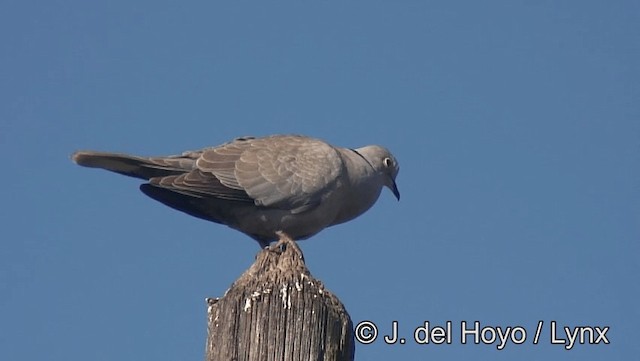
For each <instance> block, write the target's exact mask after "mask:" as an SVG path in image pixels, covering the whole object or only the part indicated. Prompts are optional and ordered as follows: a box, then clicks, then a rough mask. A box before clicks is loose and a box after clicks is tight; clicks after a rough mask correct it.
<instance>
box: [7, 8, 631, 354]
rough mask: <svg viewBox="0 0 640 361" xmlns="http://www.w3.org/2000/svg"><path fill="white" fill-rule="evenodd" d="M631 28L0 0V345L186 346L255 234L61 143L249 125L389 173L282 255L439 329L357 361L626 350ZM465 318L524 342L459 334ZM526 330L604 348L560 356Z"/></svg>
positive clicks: (408, 320)
mask: <svg viewBox="0 0 640 361" xmlns="http://www.w3.org/2000/svg"><path fill="white" fill-rule="evenodd" d="M639 24H640V5H638V2H636V1H614V2H612V1H572V2H571V1H569V2H567V1H562V2H561V1H491V2H480V1H458V2H454V1H429V2H426V1H401V2H388V1H387V2H382V1H349V2H337V1H335V2H334V1H323V2H314V3H309V2H304V3H301V2H299V1H296V2H293V1H292V2H277V3H269V4H266V3H264V2H247V1H239V2H233V3H232V4H231V3H230V2H224V3H222V2H211V1H193V2H192V1H183V2H177V1H137V2H136V1H120V0H116V1H103V2H90V1H77V0H71V1H69V0H67V1H22V0H20V1H18V0H6V1H4V2H3V3H2V4H1V5H0V40H1V43H2V49H3V50H2V52H1V53H0V99H2V101H1V103H0V104H1V106H0V151H1V152H2V155H3V162H2V164H3V166H2V178H3V180H2V185H3V186H2V187H0V198H1V199H2V206H0V225H1V227H2V240H1V243H0V325H1V326H0V359H2V360H36V359H40V360H85V359H87V358H91V359H93V360H148V359H149V360H150V359H154V360H201V359H202V358H203V357H204V356H203V355H204V342H205V335H206V328H205V327H206V315H205V303H204V298H205V297H209V296H214V297H215V296H221V295H222V294H223V293H224V291H225V290H226V289H227V288H228V286H229V285H230V284H231V283H232V282H233V281H234V280H235V279H236V278H237V277H238V276H239V275H240V274H241V273H242V272H243V271H244V270H245V269H246V268H247V267H248V266H249V265H250V264H251V263H252V261H253V259H254V256H255V254H256V252H257V251H258V248H257V244H256V243H255V242H254V241H252V240H250V239H249V238H247V237H246V236H244V235H243V234H241V233H239V232H235V231H233V230H230V229H227V228H226V227H223V226H220V225H216V224H213V223H207V222H205V221H201V220H198V219H195V218H190V217H189V216H186V215H184V214H182V213H179V212H176V211H174V210H171V209H169V208H166V207H164V206H162V205H161V204H159V203H157V202H155V201H153V200H151V199H148V198H146V197H145V196H144V195H143V194H142V193H140V192H139V191H138V189H137V188H138V184H139V181H138V180H135V179H131V178H126V177H122V176H119V175H115V174H111V173H107V172H104V171H99V170H93V169H85V168H80V167H78V166H76V165H74V164H73V163H72V162H71V161H70V159H69V156H70V154H71V153H72V152H73V151H75V150H77V149H97V150H105V151H120V152H128V153H136V154H142V155H164V154H174V153H179V152H181V151H183V150H188V149H197V148H200V147H204V146H210V145H216V144H220V143H223V142H225V141H227V140H230V139H232V138H234V137H237V136H242V135H267V134H274V133H301V134H306V135H311V136H315V137H319V138H322V139H325V140H327V141H329V142H331V143H333V144H337V145H342V146H349V147H357V146H362V145H366V144H372V143H373V144H381V145H384V146H386V147H388V148H390V149H391V150H392V151H393V152H394V153H395V155H396V156H397V158H398V159H399V161H400V164H401V171H400V175H399V177H398V185H399V187H400V191H401V193H402V200H401V201H400V202H399V203H398V202H396V201H395V199H394V198H393V196H392V195H391V193H390V192H388V191H385V192H384V193H383V194H382V196H381V197H380V200H379V201H378V203H377V204H376V205H375V207H374V208H373V209H371V210H370V211H369V212H368V213H366V214H365V215H364V216H362V217H360V218H358V219H357V220H355V221H353V222H350V223H348V224H345V225H341V226H337V227H333V228H331V229H327V230H325V231H324V232H322V233H320V234H319V235H317V236H316V237H313V238H312V239H310V240H307V241H304V242H303V243H301V245H302V247H303V250H304V251H305V255H306V258H307V263H308V266H309V267H310V269H311V271H312V273H313V274H314V275H315V276H316V277H318V278H320V279H321V280H322V281H323V282H324V283H325V285H326V286H327V287H328V288H329V289H330V290H331V291H333V292H334V293H335V294H337V295H338V296H339V297H340V299H341V300H342V301H343V302H344V304H345V305H346V307H347V309H348V311H349V312H350V314H351V317H352V318H353V320H354V323H357V322H359V321H362V320H372V321H375V322H377V323H378V324H379V325H380V327H381V332H382V333H388V331H389V329H390V322H391V321H393V320H397V321H399V326H400V332H401V336H403V337H409V336H410V334H411V333H412V331H413V329H414V328H415V327H417V326H419V325H421V324H422V323H423V322H424V321H426V320H428V321H430V322H431V323H432V324H437V325H443V324H444V323H445V322H446V321H448V320H450V321H452V322H453V329H454V333H455V334H454V335H453V343H452V344H451V345H440V346H438V345H433V344H430V345H416V344H415V343H414V342H411V341H408V342H407V343H406V344H405V345H395V346H389V345H385V344H384V343H383V342H382V341H381V340H378V341H377V342H375V343H374V344H372V345H360V344H359V345H357V349H356V358H357V359H358V360H391V359H397V360H423V359H449V360H463V359H471V358H473V359H476V360H513V359H521V360H532V359H546V360H567V359H574V360H604V359H606V360H630V359H632V358H637V355H638V354H640V346H638V345H639V343H638V339H639V338H640V331H638V324H639V321H640V306H639V305H640V302H639V301H640V297H639V296H640V292H639V286H638V276H639V275H640V267H639V262H638V256H639V255H640V243H639V238H640V237H639V236H640V230H639V223H640V222H639V219H638V218H639V215H640V212H639V208H640V199H639V197H638V196H639V190H640V188H639V185H640V162H639V158H640V157H639V155H640V152H639V145H640V121H639V119H640V90H639V84H640V66H639V65H638V64H640V41H639V39H640V25H639ZM476 320H477V321H480V322H481V324H482V326H485V325H487V326H489V325H490V326H500V327H503V328H505V327H507V326H522V327H524V328H525V330H526V331H527V333H528V334H527V340H526V342H525V343H524V344H523V345H515V344H512V343H510V344H508V345H507V346H506V348H505V349H504V350H502V351H498V350H497V349H496V346H495V345H488V346H486V345H474V344H466V345H462V344H460V337H459V334H458V332H457V331H458V330H459V328H460V327H459V326H460V322H461V321H467V322H469V323H472V322H473V321H476ZM539 320H543V321H544V322H545V323H544V328H543V333H542V335H541V337H540V342H539V344H538V345H533V342H532V341H533V336H534V333H535V329H536V323H537V322H538V321H539ZM551 321H557V322H558V326H560V327H563V326H593V327H605V326H608V327H610V330H609V331H608V332H607V334H606V335H607V337H608V339H609V341H610V342H611V343H610V344H609V345H603V344H599V345H576V346H575V347H574V348H573V349H572V350H570V351H566V350H564V349H563V347H562V346H561V345H551V344H550V332H549V325H550V322H551Z"/></svg>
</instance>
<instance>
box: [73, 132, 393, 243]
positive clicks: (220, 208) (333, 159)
mask: <svg viewBox="0 0 640 361" xmlns="http://www.w3.org/2000/svg"><path fill="white" fill-rule="evenodd" d="M72 159H73V161H74V162H76V163H77V164H79V165H81V166H85V167H91V168H103V169H106V170H109V171H112V172H116V173H120V174H124V175H127V176H130V177H136V178H141V179H144V180H147V181H148V183H145V184H142V185H141V186H140V190H142V192H144V194H146V195H147V196H149V197H151V198H153V199H155V200H157V201H159V202H161V203H164V204H165V205H167V206H169V207H172V208H174V209H177V210H179V211H182V212H185V213H187V214H190V215H192V216H195V217H198V218H202V219H205V220H208V221H212V222H216V223H221V224H225V225H227V226H229V227H231V228H234V229H236V230H239V231H240V232H243V233H245V234H247V235H248V236H250V237H252V238H253V239H255V240H256V241H258V243H259V244H260V246H261V247H266V246H268V245H269V243H270V242H272V241H275V240H277V239H279V237H280V235H282V234H285V235H287V236H289V237H290V238H292V239H294V240H301V239H305V238H308V237H311V236H313V235H314V234H316V233H318V232H320V231H321V230H322V229H324V228H326V227H329V226H332V225H335V224H340V223H343V222H346V221H349V220H351V219H354V218H356V217H357V216H359V215H361V214H362V213H364V212H365V211H366V210H368V209H369V208H370V207H371V206H372V205H373V204H374V203H375V202H376V200H377V199H378V196H379V195H380V192H381V190H382V187H383V186H386V187H388V188H389V189H390V190H391V191H392V192H393V194H394V195H395V197H396V198H397V199H398V200H400V193H399V192H398V188H397V186H396V182H395V179H396V176H397V175H398V170H399V167H398V162H397V161H396V159H395V158H394V156H393V155H392V154H391V153H390V152H389V151H388V150H387V149H385V148H383V147H380V146H377V145H369V146H366V147H362V148H357V149H349V148H341V147H334V146H332V145H329V144H327V143H325V142H323V141H321V140H318V139H314V138H309V137H306V136H299V135H274V136H269V137H264V138H254V137H243V138H237V139H235V140H233V141H231V142H229V143H225V144H222V145H219V146H217V147H211V148H205V149H202V150H197V151H189V152H184V153H182V154H181V155H174V156H168V157H149V158H145V157H138V156H131V155H126V154H118V153H102V152H93V151H79V152H76V153H74V154H73V157H72Z"/></svg>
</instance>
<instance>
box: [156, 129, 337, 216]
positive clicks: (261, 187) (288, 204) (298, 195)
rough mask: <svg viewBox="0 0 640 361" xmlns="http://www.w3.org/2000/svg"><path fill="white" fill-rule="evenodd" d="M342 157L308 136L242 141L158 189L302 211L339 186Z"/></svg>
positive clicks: (206, 156)
mask: <svg viewBox="0 0 640 361" xmlns="http://www.w3.org/2000/svg"><path fill="white" fill-rule="evenodd" d="M342 168H343V163H342V158H341V157H340V155H339V154H338V152H337V151H336V150H335V149H334V148H333V147H332V146H330V145H328V144H326V143H324V142H322V141H320V140H316V139H313V138H307V137H302V136H272V137H266V138H239V139H236V140H234V141H232V142H230V143H226V144H223V145H221V146H218V147H215V148H208V149H204V150H202V151H201V153H200V154H199V157H198V159H197V160H196V169H195V170H193V171H191V172H189V173H187V174H183V175H180V176H171V177H165V178H162V179H158V180H152V184H156V185H159V186H161V187H164V188H170V189H173V190H174V191H177V192H180V193H184V194H189V195H192V196H197V197H214V198H222V199H230V200H237V201H251V202H254V204H256V205H258V206H265V207H275V208H281V209H288V210H292V211H294V212H300V211H303V210H305V209H308V208H309V207H313V206H314V205H316V204H318V203H319V202H320V201H321V199H322V195H324V194H326V192H325V191H326V190H327V189H329V188H330V187H333V186H335V184H336V181H337V180H338V178H339V176H340V174H341V172H342Z"/></svg>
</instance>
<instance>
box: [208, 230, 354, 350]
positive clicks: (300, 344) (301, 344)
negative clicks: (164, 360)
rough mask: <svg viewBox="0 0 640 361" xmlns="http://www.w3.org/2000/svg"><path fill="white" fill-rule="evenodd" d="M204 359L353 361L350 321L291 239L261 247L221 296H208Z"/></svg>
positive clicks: (338, 302)
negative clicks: (250, 263) (309, 267)
mask: <svg viewBox="0 0 640 361" xmlns="http://www.w3.org/2000/svg"><path fill="white" fill-rule="evenodd" d="M207 303H208V306H209V307H208V316H209V319H208V331H209V332H208V337H207V349H206V361H226V360H234V361H236V360H237V361H276V360H277V361H281V360H287V361H310V360H323V361H353V357H354V338H353V324H352V322H351V318H350V317H349V314H348V313H347V311H346V310H345V308H344V306H343V305H342V303H341V302H340V300H338V298H337V297H336V296H334V295H333V294H331V293H330V292H329V291H327V290H326V289H325V288H324V286H323V285H322V283H321V282H320V281H318V280H317V279H315V278H313V277H312V276H311V273H310V272H309V270H308V269H307V267H306V265H305V263H304V259H303V256H302V251H301V250H300V248H298V246H297V244H296V243H295V242H294V241H292V240H289V239H282V240H281V241H280V242H279V243H278V245H277V246H276V247H275V248H274V247H271V248H269V249H264V250H262V251H261V252H260V253H258V255H257V256H256V261H255V262H254V264H253V265H252V266H251V267H250V268H249V269H248V270H247V271H245V272H244V274H243V275H242V276H240V278H239V279H238V280H236V281H235V282H234V283H233V285H231V288H230V289H229V290H228V291H227V292H226V293H225V295H224V296H223V297H222V298H220V299H211V298H209V299H207Z"/></svg>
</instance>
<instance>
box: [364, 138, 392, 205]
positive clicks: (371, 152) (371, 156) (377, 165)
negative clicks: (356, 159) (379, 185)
mask: <svg viewBox="0 0 640 361" xmlns="http://www.w3.org/2000/svg"><path fill="white" fill-rule="evenodd" d="M355 151H356V152H357V153H359V154H360V155H361V156H362V157H363V158H364V159H366V160H367V162H369V164H371V167H373V169H374V170H375V171H376V172H378V173H379V174H381V175H382V176H383V179H384V185H385V186H386V187H387V188H389V189H390V190H391V192H393V195H394V196H395V197H396V199H398V200H400V192H399V191H398V186H397V185H396V177H397V176H398V172H399V171H400V166H399V165H398V161H397V160H396V158H395V157H394V156H393V154H391V152H390V151H389V150H388V149H387V148H384V147H381V146H378V145H368V146H366V147H362V148H358V149H356V150H355Z"/></svg>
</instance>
